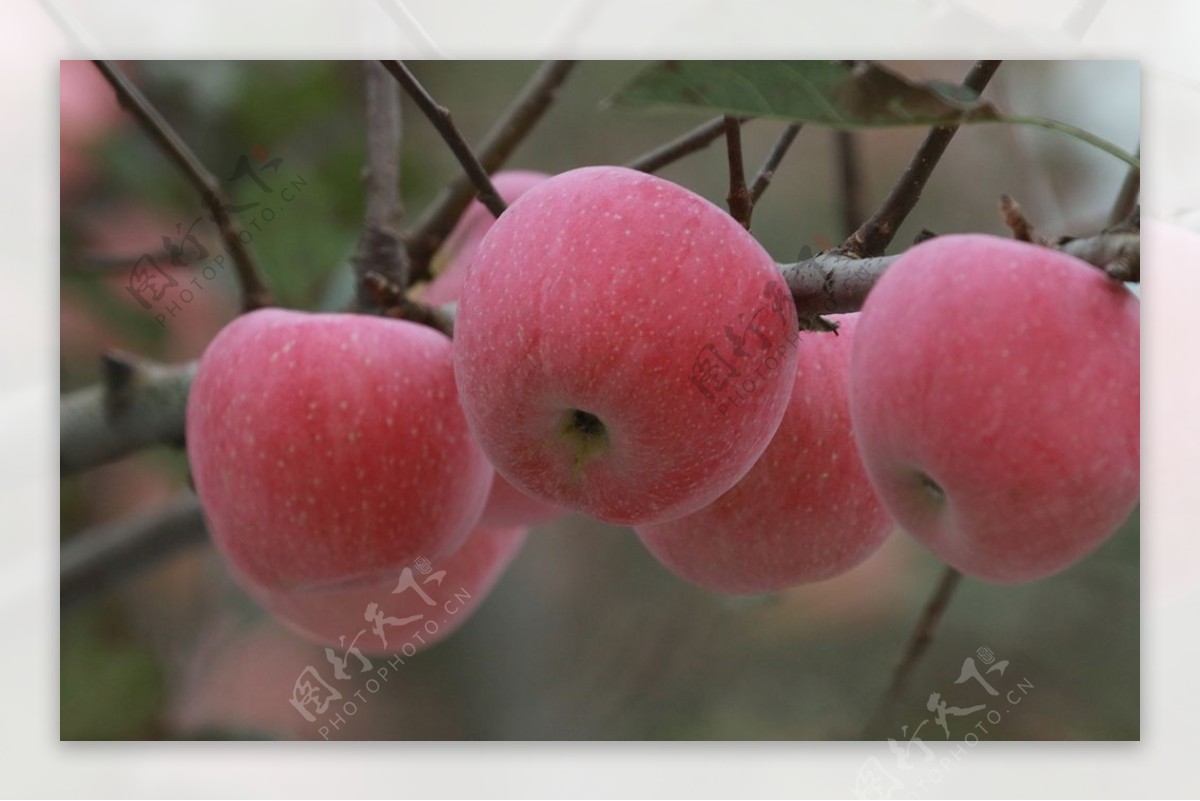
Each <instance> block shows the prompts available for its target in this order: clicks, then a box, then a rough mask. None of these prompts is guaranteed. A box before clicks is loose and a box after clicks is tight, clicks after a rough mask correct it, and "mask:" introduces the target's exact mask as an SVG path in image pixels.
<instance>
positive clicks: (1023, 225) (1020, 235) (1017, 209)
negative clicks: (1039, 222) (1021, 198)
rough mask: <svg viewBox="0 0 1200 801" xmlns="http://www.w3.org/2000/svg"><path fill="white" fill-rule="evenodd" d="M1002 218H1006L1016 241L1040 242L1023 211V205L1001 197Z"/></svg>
mask: <svg viewBox="0 0 1200 801" xmlns="http://www.w3.org/2000/svg"><path fill="white" fill-rule="evenodd" d="M1000 216H1001V217H1003V218H1004V224H1005V225H1006V226H1008V230H1010V231H1012V235H1013V238H1014V239H1016V240H1018V241H1020V242H1036V241H1038V240H1037V232H1036V231H1035V230H1034V228H1033V223H1031V222H1029V219H1028V218H1027V217H1026V216H1025V213H1024V212H1023V211H1021V204H1020V203H1018V202H1017V201H1015V200H1013V199H1012V198H1011V197H1009V196H1008V195H1001V196H1000Z"/></svg>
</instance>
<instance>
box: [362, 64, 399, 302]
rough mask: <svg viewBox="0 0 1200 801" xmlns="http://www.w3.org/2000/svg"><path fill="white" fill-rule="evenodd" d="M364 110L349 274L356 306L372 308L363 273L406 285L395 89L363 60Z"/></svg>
mask: <svg viewBox="0 0 1200 801" xmlns="http://www.w3.org/2000/svg"><path fill="white" fill-rule="evenodd" d="M363 72H364V75H363V78H364V83H365V86H366V111H367V165H366V169H365V170H364V173H363V181H364V183H365V184H366V209H365V212H364V219H363V228H362V234H361V236H360V237H359V240H358V250H357V252H356V253H355V255H354V260H353V261H354V273H355V275H356V276H357V278H358V281H357V289H356V297H357V303H358V307H359V309H360V310H364V311H365V310H369V309H371V308H372V305H371V304H372V301H373V300H374V295H373V294H372V293H371V292H370V290H369V289H368V288H367V286H366V281H365V277H366V275H367V274H368V273H377V274H379V275H382V276H384V277H385V278H387V279H388V280H389V281H393V282H395V283H397V284H399V285H400V286H407V285H408V275H407V270H408V254H407V253H405V251H404V247H403V243H402V242H401V239H400V219H401V214H402V213H403V207H402V205H401V202H400V137H401V132H402V127H401V123H402V120H401V116H400V91H399V89H398V88H397V87H396V82H395V81H393V80H392V79H391V78H389V77H388V74H387V71H386V70H385V69H384V68H383V67H382V66H381V65H380V64H379V63H377V62H374V61H368V62H366V63H365V64H364V65H363Z"/></svg>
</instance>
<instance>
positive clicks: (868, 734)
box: [862, 566, 962, 740]
mask: <svg viewBox="0 0 1200 801" xmlns="http://www.w3.org/2000/svg"><path fill="white" fill-rule="evenodd" d="M961 580H962V573H959V572H958V571H957V570H955V569H954V568H952V567H950V566H947V567H946V568H945V569H944V570H943V571H942V577H941V579H940V580H939V581H938V584H937V587H936V588H934V591H933V595H932V596H931V597H930V599H929V601H928V603H926V605H925V609H924V610H923V611H922V612H921V617H920V618H919V619H918V620H917V627H916V628H915V629H914V630H913V633H912V635H911V636H910V637H909V639H908V643H907V644H906V645H905V647H904V654H903V655H902V656H901V657H900V662H899V663H898V664H897V665H896V669H895V670H894V671H893V672H892V680H891V682H890V683H889V684H888V687H887V690H886V691H885V692H884V694H883V697H882V698H881V699H880V701H879V704H878V706H876V708H875V711H874V713H873V714H872V715H871V718H870V720H869V721H868V723H867V726H866V730H865V731H864V733H863V737H862V739H864V740H867V739H875V738H874V737H873V736H872V735H873V733H874V732H876V731H878V730H879V728H880V727H882V726H884V725H885V724H886V723H887V722H888V720H889V719H890V717H891V714H892V710H893V709H895V707H896V704H897V703H898V702H899V701H900V699H901V698H902V697H903V695H904V689H905V687H906V686H907V684H908V679H909V676H910V675H912V671H913V668H915V667H916V666H917V663H918V662H920V661H921V657H922V656H924V655H925V651H927V650H928V649H929V645H930V643H932V642H933V635H934V634H935V633H936V632H937V627H938V624H939V623H940V622H941V620H942V617H943V615H945V613H946V608H947V607H948V606H949V605H950V599H951V598H952V597H954V591H955V590H956V589H957V588H958V584H959V582H960V581H961Z"/></svg>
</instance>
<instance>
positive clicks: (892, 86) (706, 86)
mask: <svg viewBox="0 0 1200 801" xmlns="http://www.w3.org/2000/svg"><path fill="white" fill-rule="evenodd" d="M609 102H610V103H612V104H616V105H623V106H647V107H654V106H659V107H664V106H665V107H684V108H703V109H709V110H712V111H718V112H720V113H722V114H731V115H734V116H738V117H774V118H777V119H783V120H788V121H790V122H805V123H811V124H814V125H824V126H828V127H832V128H842V129H854V128H883V127H890V126H902V125H922V126H928V125H962V124H969V123H981V122H991V123H997V122H1002V123H1009V124H1011V125H1034V126H1037V127H1039V128H1045V129H1047V130H1051V131H1058V132H1059V133H1064V134H1067V135H1068V136H1071V137H1074V138H1075V139H1078V140H1079V141H1081V142H1086V143H1087V144H1089V145H1092V146H1093V147H1096V148H1099V149H1100V150H1103V151H1104V152H1106V153H1109V154H1110V155H1113V156H1116V157H1117V158H1119V159H1121V160H1122V161H1124V162H1125V163H1126V164H1129V165H1130V166H1131V167H1140V162H1139V161H1138V159H1137V157H1136V156H1133V155H1131V154H1129V153H1128V152H1126V151H1124V150H1122V149H1121V148H1119V147H1117V146H1116V145H1114V144H1113V143H1111V142H1108V141H1106V140H1104V139H1102V138H1100V137H1099V136H1096V135H1095V134H1092V133H1089V132H1088V131H1085V130H1083V129H1081V128H1077V127H1075V126H1074V125H1069V124H1067V123H1064V122H1059V121H1058V120H1052V119H1048V118H1046V117H1034V116H1022V115H1017V114H1003V113H1001V111H1000V110H999V109H998V108H996V106H994V105H993V104H991V103H989V102H988V101H986V100H983V99H981V98H980V97H979V95H978V93H976V92H974V91H972V90H970V89H967V88H965V87H963V86H958V85H956V84H949V83H943V82H941V81H913V80H909V79H908V78H905V77H904V76H902V75H900V74H898V73H895V72H892V71H891V70H889V69H887V68H885V67H881V66H879V65H878V64H874V63H871V62H867V61H663V62H659V63H657V64H655V65H653V66H651V67H648V68H646V69H645V70H643V71H642V72H640V73H638V74H637V75H636V76H634V78H633V80H632V81H630V82H629V83H627V84H626V85H625V86H624V87H622V88H621V89H619V90H618V91H617V93H616V94H615V95H614V96H613V97H611V98H610V99H609Z"/></svg>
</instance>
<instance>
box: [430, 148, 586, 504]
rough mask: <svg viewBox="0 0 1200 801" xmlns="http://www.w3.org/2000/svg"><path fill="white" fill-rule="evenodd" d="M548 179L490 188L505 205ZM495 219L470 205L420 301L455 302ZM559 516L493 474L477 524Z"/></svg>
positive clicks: (518, 179)
mask: <svg viewBox="0 0 1200 801" xmlns="http://www.w3.org/2000/svg"><path fill="white" fill-rule="evenodd" d="M549 177H550V176H549V175H546V174H545V173H540V172H522V171H519V170H516V171H511V172H500V173H496V174H495V175H493V176H492V185H493V186H495V187H496V191H497V192H499V193H500V197H502V198H503V199H504V202H505V203H513V202H515V201H516V199H517V198H518V197H520V196H521V195H523V194H524V193H525V192H526V190H528V189H530V188H532V187H534V186H536V185H537V184H540V183H541V182H542V181H544V180H546V179H547V178H549ZM495 219H496V218H495V217H493V216H492V213H491V212H490V211H488V209H487V207H486V206H484V205H483V204H482V203H480V202H479V201H478V200H475V201H473V202H472V203H471V205H470V206H469V207H468V208H467V211H466V213H465V214H464V215H463V218H462V219H461V220H460V221H459V223H458V225H457V226H455V228H454V231H453V232H452V233H451V234H450V237H449V238H448V239H447V240H446V244H445V245H444V246H443V247H442V249H441V250H440V251H439V252H438V258H439V260H440V261H442V262H443V263H444V265H445V267H444V269H443V270H442V272H441V274H440V275H438V277H437V280H435V281H434V282H433V283H432V284H430V285H429V288H428V289H427V290H426V291H425V295H424V297H423V298H422V299H423V300H424V301H425V302H426V303H432V304H436V305H441V304H444V303H456V302H457V301H458V298H459V295H461V294H462V287H463V283H464V282H465V281H466V277H467V269H468V268H469V267H470V264H471V260H472V259H473V258H474V257H475V253H476V252H477V251H478V250H479V245H480V243H481V242H482V241H483V237H484V236H485V235H486V234H487V232H488V231H490V230H491V228H492V223H493V222H495ZM562 513H563V509H562V508H561V507H559V506H555V505H554V504H551V503H546V502H545V501H542V500H538V499H537V498H531V497H530V496H529V495H527V494H526V493H524V492H521V491H520V490H519V489H517V488H516V487H514V486H513V485H512V484H510V483H509V482H508V480H507V479H505V478H504V476H500V475H497V476H496V477H495V480H494V481H493V482H492V492H491V494H490V495H489V496H488V502H487V505H486V506H484V508H483V517H482V519H481V521H480V522H481V524H482V525H485V526H498V527H506V526H524V525H533V524H535V523H545V522H547V521H549V520H553V519H554V518H556V517H558V516H559V515H561V514H562Z"/></svg>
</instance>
